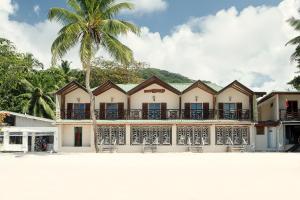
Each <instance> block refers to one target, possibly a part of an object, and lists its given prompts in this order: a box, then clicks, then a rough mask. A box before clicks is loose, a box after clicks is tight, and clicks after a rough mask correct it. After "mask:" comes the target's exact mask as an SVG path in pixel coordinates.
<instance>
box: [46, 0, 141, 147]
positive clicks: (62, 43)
mask: <svg viewBox="0 0 300 200" xmlns="http://www.w3.org/2000/svg"><path fill="white" fill-rule="evenodd" d="M67 3H68V5H69V6H70V8H71V11H70V10H67V9H64V8H52V9H50V11H49V15H48V18H49V19H50V20H51V21H52V20H55V21H57V22H60V23H61V24H62V25H63V28H62V29H61V30H60V31H59V33H58V37H57V38H56V39H55V41H54V42H53V44H52V47H51V52H52V63H55V62H56V61H57V60H58V59H59V58H61V57H62V56H64V55H65V54H66V53H67V52H68V51H69V50H70V49H71V48H73V47H74V46H75V45H76V44H79V46H80V50H79V55H80V60H81V63H82V67H83V69H84V71H85V86H86V89H87V90H88V92H89V96H90V103H91V111H90V113H91V116H92V120H93V131H94V143H95V149H96V152H98V151H99V148H98V145H97V144H98V142H97V134H96V131H97V130H96V128H97V122H96V116H95V104H94V96H93V93H92V90H91V87H90V73H91V62H92V59H93V57H94V55H95V53H96V52H97V51H98V50H99V48H100V47H102V48H103V49H104V50H106V51H107V52H108V53H109V54H110V55H111V56H112V57H113V58H115V59H116V60H117V61H120V62H122V63H130V62H131V61H132V60H133V55H132V51H131V50H130V49H129V48H128V47H127V46H125V45H124V44H122V43H121V42H120V41H119V40H118V38H117V37H118V36H119V35H120V34H127V33H128V32H133V33H136V34H137V33H139V28H137V27H136V26H135V25H134V24H132V23H130V22H127V21H124V20H119V19H116V16H117V15H118V14H120V11H122V10H124V9H133V7H134V6H133V4H131V3H125V2H124V3H117V0H68V1H67Z"/></svg>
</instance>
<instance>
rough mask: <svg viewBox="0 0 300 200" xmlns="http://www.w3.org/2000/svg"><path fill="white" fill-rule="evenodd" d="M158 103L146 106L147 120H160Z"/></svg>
mask: <svg viewBox="0 0 300 200" xmlns="http://www.w3.org/2000/svg"><path fill="white" fill-rule="evenodd" d="M160 109H161V106H160V103H149V105H148V119H160V118H161V113H160Z"/></svg>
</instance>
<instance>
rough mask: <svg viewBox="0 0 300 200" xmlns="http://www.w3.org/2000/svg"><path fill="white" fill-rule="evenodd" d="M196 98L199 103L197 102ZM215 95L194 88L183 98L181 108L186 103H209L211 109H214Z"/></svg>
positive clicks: (183, 95)
mask: <svg viewBox="0 0 300 200" xmlns="http://www.w3.org/2000/svg"><path fill="white" fill-rule="evenodd" d="M196 97H198V98H197V101H196ZM213 98H214V97H213V95H212V94H210V93H208V92H206V91H204V90H202V89H200V88H194V89H192V90H190V91H188V92H186V93H184V94H182V96H181V108H183V109H184V104H185V103H209V109H213Z"/></svg>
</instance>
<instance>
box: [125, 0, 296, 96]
mask: <svg viewBox="0 0 300 200" xmlns="http://www.w3.org/2000/svg"><path fill="white" fill-rule="evenodd" d="M299 6H300V1H299V0H285V1H283V2H281V3H280V4H279V5H278V6H276V7H265V6H262V7H248V8H245V9H244V10H242V11H241V12H240V13H239V12H238V11H237V10H236V9H235V8H230V9H228V10H221V11H219V12H218V13H217V14H216V15H211V16H207V17H203V18H194V19H191V20H189V21H188V22H187V23H186V24H183V25H180V26H178V27H176V28H175V29H174V31H173V33H172V34H170V35H167V36H165V37H161V36H160V34H159V33H153V32H151V31H150V30H149V29H148V28H143V30H142V36H141V38H137V37H136V36H133V35H130V36H129V38H126V39H124V41H125V42H126V43H127V44H128V45H129V46H130V47H131V48H132V49H133V51H134V52H135V56H136V58H137V59H138V60H142V61H146V62H148V63H150V65H151V66H153V67H158V68H164V69H168V70H170V71H174V72H178V73H180V74H183V75H186V76H188V77H191V78H194V79H202V80H210V81H213V82H217V83H218V84H221V85H226V84H228V83H230V82H231V81H233V80H235V79H237V80H239V81H241V82H242V83H244V84H246V85H248V86H249V87H252V88H253V89H265V90H267V91H270V90H273V89H287V88H288V85H287V84H286V83H287V82H288V81H289V80H291V79H292V77H293V76H294V75H295V73H294V72H295V71H296V68H295V66H294V65H293V64H291V63H290V61H289V56H290V55H291V53H292V52H293V50H294V47H290V46H288V47H286V46H285V43H286V42H287V41H288V40H289V39H291V37H293V36H295V32H294V31H293V29H292V28H291V27H290V26H289V25H288V24H287V23H286V20H287V19H288V18H290V17H291V16H293V15H298V14H297V8H299Z"/></svg>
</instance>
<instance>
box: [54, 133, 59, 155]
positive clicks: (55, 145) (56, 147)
mask: <svg viewBox="0 0 300 200" xmlns="http://www.w3.org/2000/svg"><path fill="white" fill-rule="evenodd" d="M58 138H59V135H58V130H56V131H55V132H54V138H53V139H54V141H53V150H54V151H55V152H57V151H58V140H59V139H58Z"/></svg>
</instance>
